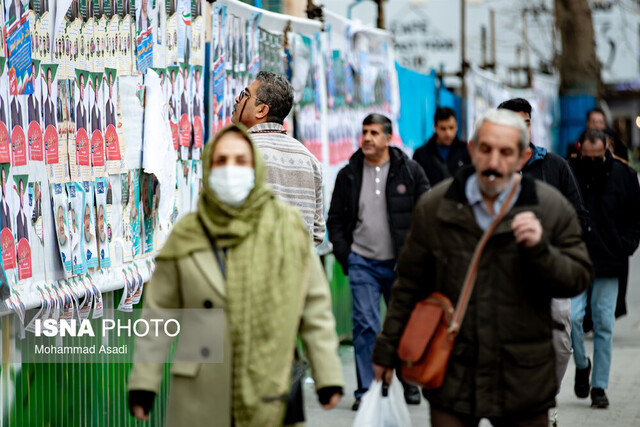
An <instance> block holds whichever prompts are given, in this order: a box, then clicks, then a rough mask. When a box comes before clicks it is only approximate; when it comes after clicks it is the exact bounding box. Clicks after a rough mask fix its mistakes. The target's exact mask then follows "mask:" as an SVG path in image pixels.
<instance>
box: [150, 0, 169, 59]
mask: <svg viewBox="0 0 640 427" xmlns="http://www.w3.org/2000/svg"><path fill="white" fill-rule="evenodd" d="M152 1H153V14H152V23H151V27H152V31H151V33H152V36H153V37H152V38H153V61H152V62H153V66H154V67H156V68H164V67H166V66H167V43H166V40H167V13H166V8H165V7H164V5H165V1H163V0H152Z"/></svg>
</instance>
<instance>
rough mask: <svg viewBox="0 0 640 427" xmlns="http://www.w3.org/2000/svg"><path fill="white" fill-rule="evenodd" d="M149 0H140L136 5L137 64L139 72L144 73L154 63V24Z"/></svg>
mask: <svg viewBox="0 0 640 427" xmlns="http://www.w3.org/2000/svg"><path fill="white" fill-rule="evenodd" d="M149 1H153V0H139V1H136V2H135V5H136V20H135V21H136V55H137V56H136V64H137V67H138V72H139V73H141V74H144V73H146V72H147V68H149V67H151V66H152V65H153V34H152V31H153V25H152V22H153V21H152V19H151V12H152V10H153V9H151V7H149Z"/></svg>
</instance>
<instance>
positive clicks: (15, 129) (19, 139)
mask: <svg viewBox="0 0 640 427" xmlns="http://www.w3.org/2000/svg"><path fill="white" fill-rule="evenodd" d="M9 98H10V99H11V164H12V166H25V165H26V164H27V148H26V147H27V143H26V133H25V120H26V116H27V113H26V107H25V105H24V104H25V103H24V101H25V98H26V97H25V96H22V95H9Z"/></svg>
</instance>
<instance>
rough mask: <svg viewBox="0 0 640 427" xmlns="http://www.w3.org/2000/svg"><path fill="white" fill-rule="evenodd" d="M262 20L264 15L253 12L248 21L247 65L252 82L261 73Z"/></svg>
mask: <svg viewBox="0 0 640 427" xmlns="http://www.w3.org/2000/svg"><path fill="white" fill-rule="evenodd" d="M260 18H262V13H260V12H253V13H252V14H251V18H249V20H248V21H247V46H248V49H247V53H248V55H247V63H248V64H249V66H248V70H249V77H250V79H251V80H253V79H255V78H256V76H257V75H258V72H259V71H260V34H259V32H258V25H260Z"/></svg>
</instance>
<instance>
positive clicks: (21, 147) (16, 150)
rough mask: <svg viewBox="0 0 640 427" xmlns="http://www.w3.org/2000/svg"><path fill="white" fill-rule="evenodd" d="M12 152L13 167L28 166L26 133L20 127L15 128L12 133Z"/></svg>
mask: <svg viewBox="0 0 640 427" xmlns="http://www.w3.org/2000/svg"><path fill="white" fill-rule="evenodd" d="M11 150H12V151H13V156H12V160H13V163H12V165H13V166H24V165H26V164H27V150H26V144H25V137H24V131H23V130H22V128H21V127H20V126H16V127H14V128H13V132H11Z"/></svg>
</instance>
